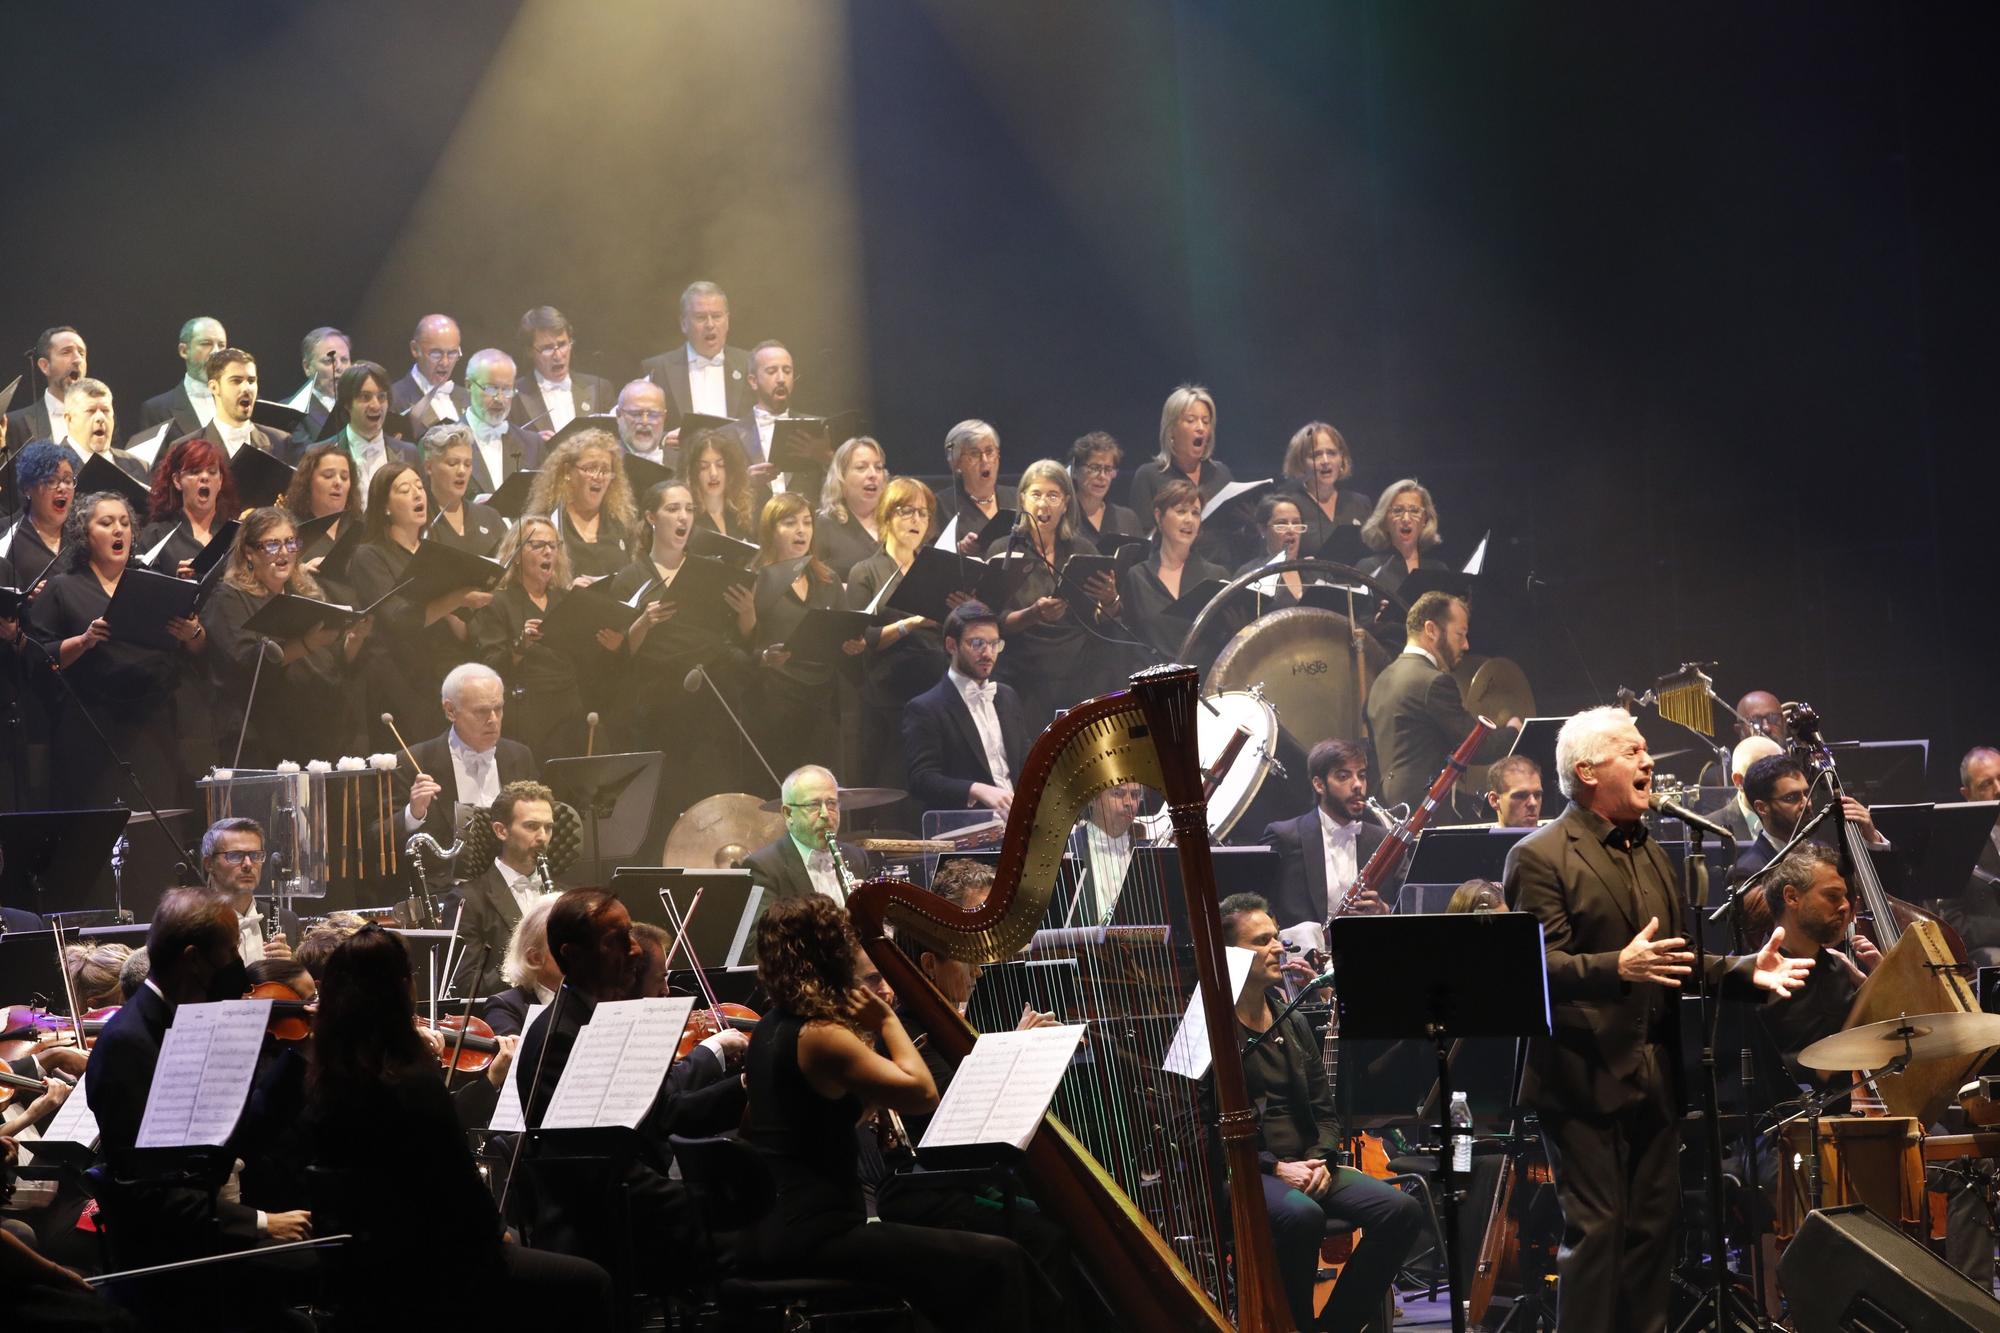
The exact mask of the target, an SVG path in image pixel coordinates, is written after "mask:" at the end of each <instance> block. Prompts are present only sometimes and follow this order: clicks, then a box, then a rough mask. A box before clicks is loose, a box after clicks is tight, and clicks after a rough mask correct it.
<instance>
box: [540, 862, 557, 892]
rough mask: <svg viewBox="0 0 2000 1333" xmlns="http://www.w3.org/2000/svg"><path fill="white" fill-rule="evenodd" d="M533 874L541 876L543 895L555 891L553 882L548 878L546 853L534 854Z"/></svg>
mask: <svg viewBox="0 0 2000 1333" xmlns="http://www.w3.org/2000/svg"><path fill="white" fill-rule="evenodd" d="M535 873H536V874H537V875H539V876H541V880H542V892H543V893H554V892H555V891H556V885H555V881H554V880H552V879H550V878H549V858H548V855H547V853H545V852H536V853H535Z"/></svg>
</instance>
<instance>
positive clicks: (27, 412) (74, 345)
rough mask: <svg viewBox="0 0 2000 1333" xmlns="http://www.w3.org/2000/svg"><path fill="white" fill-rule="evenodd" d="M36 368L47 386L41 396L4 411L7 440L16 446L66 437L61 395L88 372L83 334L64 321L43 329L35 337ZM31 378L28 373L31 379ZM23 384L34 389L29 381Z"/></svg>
mask: <svg viewBox="0 0 2000 1333" xmlns="http://www.w3.org/2000/svg"><path fill="white" fill-rule="evenodd" d="M35 369H36V370H37V371H39V372H41V376H42V382H43V384H44V385H46V386H47V387H45V388H44V389H43V390H42V396H41V397H40V398H37V399H35V401H33V402H32V403H25V404H22V405H21V406H18V407H16V408H14V410H13V411H11V412H9V413H8V414H7V443H8V444H9V445H11V446H12V447H13V448H14V449H16V450H19V449H21V448H23V447H24V446H26V445H29V444H32V443H34V442H35V441H36V440H53V441H55V442H56V443H57V444H61V443H63V441H64V440H66V439H68V438H69V431H68V427H67V426H66V424H65V422H64V408H63V398H64V396H65V395H66V394H68V393H69V390H70V386H71V385H73V384H75V383H76V382H77V381H78V380H80V379H82V378H83V377H84V376H85V375H88V374H89V373H90V352H89V349H88V348H86V347H85V346H84V344H83V335H82V334H81V333H78V332H77V331H76V330H75V329H73V328H71V327H70V326H69V325H67V324H59V325H57V326H56V327H55V328H52V329H43V330H42V332H41V336H39V337H38V338H36V339H35ZM33 378H34V377H33V376H29V379H30V381H32V380H33ZM26 387H27V389H28V392H30V393H33V392H34V385H33V383H32V382H31V383H29V384H28V385H27V386H26Z"/></svg>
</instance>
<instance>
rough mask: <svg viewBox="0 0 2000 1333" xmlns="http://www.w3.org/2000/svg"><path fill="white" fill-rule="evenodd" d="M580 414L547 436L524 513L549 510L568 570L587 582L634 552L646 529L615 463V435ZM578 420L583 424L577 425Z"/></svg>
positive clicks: (614, 569)
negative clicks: (567, 426)
mask: <svg viewBox="0 0 2000 1333" xmlns="http://www.w3.org/2000/svg"><path fill="white" fill-rule="evenodd" d="M593 420H595V418H592V417H578V418H577V419H576V420H575V421H572V422H570V427H571V429H566V430H560V431H557V432H556V434H555V437H554V438H553V439H551V440H550V441H549V443H550V444H551V445H552V446H555V447H554V450H553V452H551V453H549V454H548V455H546V456H545V457H544V458H543V461H542V473H541V475H540V476H539V477H536V478H535V484H534V488H533V489H532V490H530V491H529V492H528V507H527V512H528V513H530V514H547V515H548V516H549V518H550V519H552V520H553V521H554V523H555V525H556V531H557V532H560V533H561V534H562V544H563V550H564V551H565V552H566V553H567V554H568V555H569V568H570V574H571V576H572V577H574V578H575V579H576V581H577V583H579V584H582V585H588V584H590V583H593V582H595V581H596V580H598V579H600V578H605V577H608V576H610V575H613V574H616V573H617V572H618V571H619V570H621V569H623V568H625V566H626V565H627V564H628V563H629V562H630V561H631V560H632V558H633V557H634V556H636V555H637V554H638V553H639V552H638V543H639V542H640V541H641V540H643V539H644V537H645V536H646V534H645V533H644V532H643V531H641V530H640V525H639V516H638V513H637V510H636V507H635V506H634V505H633V503H632V484H631V483H630V482H629V481H627V480H626V477H625V470H624V469H623V468H622V467H620V466H619V454H620V453H621V452H622V450H621V448H620V447H619V444H618V437H617V436H615V435H613V434H611V433H609V432H608V431H603V430H599V429H597V428H596V427H594V426H591V425H589V424H588V423H589V422H591V421H593ZM579 423H583V424H582V425H581V426H579Z"/></svg>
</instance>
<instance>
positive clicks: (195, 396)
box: [139, 315, 229, 440]
mask: <svg viewBox="0 0 2000 1333" xmlns="http://www.w3.org/2000/svg"><path fill="white" fill-rule="evenodd" d="M227 346H229V331H228V330H227V329H225V328H223V327H222V321H221V320H219V319H214V318H211V317H210V316H208V315H196V316H195V317H194V318H193V319H191V320H189V321H188V322H187V323H185V324H183V325H181V336H180V354H181V365H182V367H183V373H182V375H181V382H180V383H179V384H176V385H175V386H174V387H173V388H171V389H169V390H167V391H166V392H165V393H161V394H155V395H154V396H153V397H151V398H148V399H147V400H146V401H145V402H144V403H143V404H142V405H141V406H140V409H139V411H140V426H139V428H140V429H141V430H142V431H143V430H151V429H152V428H153V427H154V426H157V425H159V424H160V423H161V422H162V421H171V422H173V423H174V424H173V427H172V429H170V430H169V431H168V432H167V435H166V438H167V439H170V440H176V439H180V438H182V437H184V436H188V435H193V434H195V433H196V432H197V431H199V430H201V429H202V428H203V427H204V426H206V425H208V423H209V422H211V421H213V420H215V397H214V395H213V394H212V393H210V392H209V388H208V381H209V380H210V378H211V376H210V375H209V366H208V359H209V358H210V357H212V356H214V355H215V354H216V353H217V352H220V351H221V350H222V349H223V348H225V347H227Z"/></svg>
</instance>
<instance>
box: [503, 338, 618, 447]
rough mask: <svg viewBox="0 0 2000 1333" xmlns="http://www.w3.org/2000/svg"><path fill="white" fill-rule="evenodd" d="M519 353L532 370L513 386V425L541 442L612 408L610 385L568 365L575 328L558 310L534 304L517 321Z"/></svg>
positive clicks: (572, 354)
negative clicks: (574, 422) (519, 320)
mask: <svg viewBox="0 0 2000 1333" xmlns="http://www.w3.org/2000/svg"><path fill="white" fill-rule="evenodd" d="M521 348H522V350H524V351H525V352H527V354H528V364H529V366H530V367H531V369H530V371H529V373H528V374H527V375H525V376H521V377H520V378H519V381H518V383H517V385H516V388H518V389H519V392H518V393H516V394H515V395H514V416H513V421H514V424H515V425H517V426H519V427H521V428H522V429H523V430H528V431H533V432H534V433H535V434H536V435H538V436H540V437H541V438H542V439H544V440H546V439H548V438H549V436H551V435H553V434H555V433H556V432H557V431H559V430H561V429H562V428H563V427H564V426H567V425H568V424H569V423H570V422H572V421H574V420H576V419H577V418H578V417H587V416H591V415H593V414H594V413H600V412H603V411H605V410H607V409H608V408H609V407H610V406H611V381H609V380H607V379H603V378H601V377H599V376H596V375H586V374H583V373H582V372H581V371H578V370H576V369H575V367H574V366H573V364H572V362H573V361H574V360H575V357H576V329H575V327H574V326H573V325H572V324H571V323H570V322H569V316H568V315H565V314H564V313H563V312H562V311H560V310H558V309H556V308H555V307H554V306H552V305H538V306H536V307H535V308H534V309H533V310H530V311H529V312H528V313H527V314H525V315H523V316H521ZM468 373H470V372H468Z"/></svg>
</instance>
